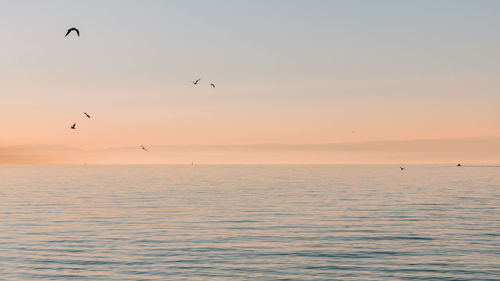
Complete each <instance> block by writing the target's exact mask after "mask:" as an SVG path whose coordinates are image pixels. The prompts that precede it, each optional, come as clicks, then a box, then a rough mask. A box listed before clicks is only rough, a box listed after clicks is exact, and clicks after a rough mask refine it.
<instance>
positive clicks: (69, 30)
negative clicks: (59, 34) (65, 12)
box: [64, 27, 80, 37]
mask: <svg viewBox="0 0 500 281" xmlns="http://www.w3.org/2000/svg"><path fill="white" fill-rule="evenodd" d="M71 31H75V32H76V34H77V35H78V37H80V30H78V29H77V28H76V27H72V28H70V29H68V32H66V35H64V37H66V36H68V35H69V34H70V33H71Z"/></svg>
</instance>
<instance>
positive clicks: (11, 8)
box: [0, 0, 500, 150]
mask: <svg viewBox="0 0 500 281" xmlns="http://www.w3.org/2000/svg"><path fill="white" fill-rule="evenodd" d="M499 13H500V1H493V0H490V1H489V0H474V1H473V0H470V1H462V0H449V1H447V0H440V1H426V0H421V1H382V0H381V1H367V0H365V1H361V0H359V1H358V0H353V1H351V0H349V1H348V0H345V1H334V0H332V1H321V0H307V1H306V0H303V1H294V0H266V1H264V0H261V1H259V0H252V1H250V0H212V1H201V0H200V1H194V0H182V1H181V0H178V1H167V0H165V1H159V0H158V1H153V0H149V1H148V0H144V1H126V0H124V1H122V0H120V1H118V0H117V1H111V0H107V1H102V0H99V1H97V0H85V1H83V0H82V1H74V0H73V1H72V0H64V1H63V0H61V1H51V0H47V1H34V0H33V1H14V0H12V1H7V0H0V46H1V49H0V97H1V99H2V102H1V103H0V110H1V112H2V119H1V120H0V147H10V146H20V145H21V146H22V145H60V146H68V147H75V148H78V149H88V150H95V149H110V148H119V147H137V146H138V145H140V144H144V145H147V146H163V145H174V146H175V145H181V146H185V145H243V144H266V143H281V144H325V143H349V142H377V141H387V142H391V141H404V140H423V139H439V140H446V139H465V138H485V137H490V138H491V137H493V138H498V137H500V110H499V108H500V79H499V75H500V52H499V51H498V50H500V17H499V16H498V14H499ZM73 26H75V27H78V28H79V29H80V32H81V37H79V38H78V37H76V36H74V34H72V35H70V36H68V37H67V38H65V37H64V35H65V33H66V30H67V29H68V28H70V27H73ZM197 78H201V81H200V83H199V85H197V86H193V85H192V84H191V83H190V81H192V80H195V79H197ZM212 82H213V83H215V85H216V88H215V89H213V88H211V87H210V86H209V84H210V83H212ZM84 111H86V112H88V113H90V114H91V116H92V117H91V119H90V120H88V119H86V118H85V116H84V115H83V112H84ZM75 122H76V123H77V130H70V129H69V127H70V125H71V124H73V123H75ZM471 149H472V148H471Z"/></svg>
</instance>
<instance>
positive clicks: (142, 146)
mask: <svg viewBox="0 0 500 281" xmlns="http://www.w3.org/2000/svg"><path fill="white" fill-rule="evenodd" d="M141 148H142V150H144V151H147V152H149V150H148V149H147V148H145V147H144V145H141Z"/></svg>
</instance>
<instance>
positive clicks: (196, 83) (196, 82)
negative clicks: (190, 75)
mask: <svg viewBox="0 0 500 281" xmlns="http://www.w3.org/2000/svg"><path fill="white" fill-rule="evenodd" d="M200 80H201V78H198V80H196V81H191V83H193V85H198V82H200Z"/></svg>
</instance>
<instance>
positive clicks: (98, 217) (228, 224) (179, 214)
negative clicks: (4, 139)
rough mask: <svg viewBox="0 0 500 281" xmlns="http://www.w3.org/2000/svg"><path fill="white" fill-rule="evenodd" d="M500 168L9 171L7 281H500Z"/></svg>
mask: <svg viewBox="0 0 500 281" xmlns="http://www.w3.org/2000/svg"><path fill="white" fill-rule="evenodd" d="M499 209H500V168H498V167H461V168H458V167H451V166H408V167H407V169H406V170H405V171H403V172H401V171H400V170H399V167H397V166H193V167H191V166H0V280H500V237H499V234H500V212H499V211H500V210H499Z"/></svg>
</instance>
